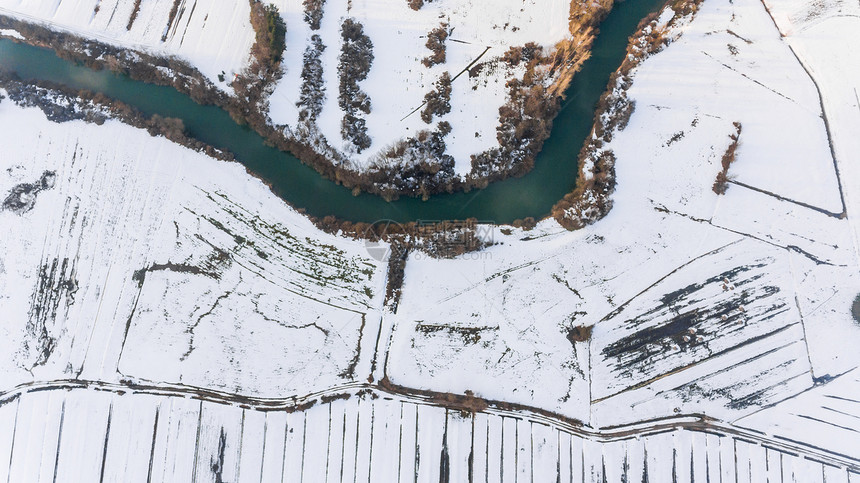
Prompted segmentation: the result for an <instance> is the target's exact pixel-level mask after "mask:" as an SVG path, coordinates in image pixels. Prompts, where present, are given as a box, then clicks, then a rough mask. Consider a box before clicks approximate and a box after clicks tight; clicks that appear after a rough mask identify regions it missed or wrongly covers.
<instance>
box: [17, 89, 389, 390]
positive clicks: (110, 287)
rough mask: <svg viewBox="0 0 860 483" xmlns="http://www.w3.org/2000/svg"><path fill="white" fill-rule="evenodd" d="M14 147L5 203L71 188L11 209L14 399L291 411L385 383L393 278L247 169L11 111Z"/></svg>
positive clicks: (139, 135) (129, 134) (124, 130)
mask: <svg viewBox="0 0 860 483" xmlns="http://www.w3.org/2000/svg"><path fill="white" fill-rule="evenodd" d="M0 145H2V146H5V147H6V150H5V152H4V156H3V158H2V160H0V168H2V171H0V192H2V193H9V192H11V190H12V189H13V187H15V186H20V185H21V184H24V183H30V184H32V183H33V182H34V181H36V180H40V177H41V178H44V175H43V172H50V173H53V175H52V176H51V179H52V183H53V184H52V185H51V186H49V187H47V188H45V189H42V190H39V191H36V192H35V193H33V194H32V196H33V197H35V203H34V204H33V205H32V209H30V210H29V211H25V210H19V211H18V212H16V211H13V210H8V209H7V210H2V211H0V225H2V226H3V228H4V230H5V235H4V237H3V239H2V247H3V248H2V251H1V252H0V253H1V254H0V306H2V307H3V310H2V316H0V320H2V321H3V323H2V324H0V339H1V340H2V346H3V349H2V350H0V381H2V386H3V387H4V388H9V387H12V386H15V385H17V384H21V383H25V382H30V381H33V380H51V379H56V378H73V377H84V378H93V379H99V380H105V381H118V380H120V379H123V380H129V379H130V380H154V381H159V382H172V383H179V384H185V385H189V386H200V387H207V388H213V389H222V390H229V391H234V392H239V393H243V394H246V395H258V396H276V395H285V394H303V391H307V392H312V391H313V390H314V388H318V389H322V388H327V387H331V386H333V385H338V384H342V383H344V382H349V381H352V380H353V379H354V378H355V377H356V375H358V374H361V373H362V372H363V373H365V374H366V373H367V372H368V370H369V369H368V367H369V364H370V361H369V358H367V356H368V355H367V354H361V353H360V352H361V351H362V350H365V351H367V350H369V351H373V349H374V347H373V342H372V341H371V342H369V343H366V344H364V345H362V344H361V340H362V335H363V332H369V333H370V334H371V335H370V336H369V337H370V338H372V337H374V336H375V334H376V332H377V330H375V329H374V327H376V326H378V322H379V318H380V316H379V308H380V307H381V305H382V294H383V291H384V280H383V279H384V270H382V268H384V267H383V266H382V265H381V264H380V263H379V262H377V261H376V260H373V259H372V258H370V257H369V256H368V254H367V252H366V251H365V250H364V246H363V245H362V244H361V243H360V242H355V241H351V240H347V239H343V238H337V237H333V236H330V235H326V234H324V233H322V232H320V231H318V230H317V229H316V228H314V227H313V225H312V224H311V223H310V222H309V221H308V220H307V219H305V218H304V217H302V216H301V215H299V214H298V213H296V212H295V211H294V210H292V209H291V208H289V207H287V206H286V205H285V204H284V203H283V202H282V201H280V200H279V199H278V198H276V197H275V196H274V195H273V194H272V193H271V192H270V191H269V190H268V188H267V187H266V186H265V185H263V183H262V182H260V181H257V180H256V179H254V178H251V177H250V176H248V175H247V174H246V173H245V171H244V168H243V167H242V166H241V165H239V164H238V163H226V162H218V161H214V160H212V159H209V158H207V157H206V156H204V155H202V154H199V153H196V152H193V151H191V150H189V149H186V148H183V147H181V146H177V145H174V144H172V143H170V142H168V141H166V140H165V139H163V138H153V137H150V136H149V135H148V134H147V133H146V132H145V131H143V130H139V129H135V128H132V127H129V126H125V125H123V124H121V123H119V122H117V121H109V122H107V123H106V124H105V125H103V126H96V125H91V124H84V123H83V122H69V123H64V124H54V123H51V122H49V121H47V119H45V117H44V115H43V114H42V113H41V112H40V111H39V110H37V109H35V108H28V109H22V108H20V107H17V106H15V105H14V104H13V103H12V102H11V101H9V100H5V101H3V102H0ZM27 196H30V195H27ZM5 197H6V195H5V194H4V198H5Z"/></svg>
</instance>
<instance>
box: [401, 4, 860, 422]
mask: <svg viewBox="0 0 860 483" xmlns="http://www.w3.org/2000/svg"><path fill="white" fill-rule="evenodd" d="M675 28H676V31H675V32H674V34H675V35H678V34H682V35H680V37H679V38H678V39H677V40H676V41H675V42H674V43H672V44H671V45H670V46H668V47H667V48H666V49H665V50H664V51H663V52H661V53H659V54H657V55H655V56H653V57H651V58H649V59H648V60H646V61H645V62H644V63H643V64H642V65H641V66H640V67H639V68H638V69H637V70H636V71H635V73H634V80H633V86H632V87H631V88H630V90H629V91H628V95H629V96H630V98H631V99H633V100H634V101H635V102H636V110H635V112H634V113H633V115H632V117H631V119H630V122H629V124H628V125H627V127H626V128H625V129H624V130H623V131H621V132H618V133H615V135H614V136H613V140H612V141H611V142H610V143H609V144H608V145H607V146H606V147H607V148H608V149H611V150H613V152H614V153H615V155H616V157H617V163H616V174H617V180H618V185H617V188H616V192H615V194H614V195H613V200H614V208H613V209H612V211H611V212H610V213H609V215H608V216H607V217H606V218H605V219H603V220H601V221H599V222H598V223H596V224H595V225H592V226H590V227H588V228H586V229H583V230H581V231H578V232H574V233H567V232H564V231H562V230H560V229H559V228H558V227H557V225H556V224H555V222H554V221H552V220H548V221H544V222H542V223H540V224H539V225H538V227H537V228H535V229H534V230H532V231H531V232H523V231H519V230H514V231H513V233H512V234H510V235H504V234H503V233H502V232H500V231H497V232H496V234H495V241H496V242H497V245H495V246H493V247H491V248H489V249H487V250H486V251H485V252H484V253H483V254H482V257H480V259H479V260H455V261H440V260H429V259H426V258H421V257H417V256H415V257H412V258H410V260H409V261H408V263H407V265H406V275H405V284H404V288H403V298H402V300H401V304H400V306H399V308H398V313H397V314H396V315H395V316H393V317H392V319H393V321H394V323H395V326H394V327H395V329H394V338H393V341H392V344H391V357H390V358H389V365H388V366H387V371H388V374H389V377H390V378H391V379H392V380H393V381H394V382H395V383H397V384H401V385H406V386H411V387H420V388H425V389H432V390H437V391H446V390H450V391H454V392H462V391H465V390H466V389H469V390H472V391H474V392H475V394H476V395H478V396H480V397H485V398H488V399H494V400H505V401H511V402H522V403H524V404H529V405H538V406H540V407H543V408H546V409H550V410H554V411H559V412H561V413H563V414H566V415H568V416H569V417H574V418H577V419H580V420H583V421H584V422H586V423H589V424H591V425H593V426H597V427H604V426H611V425H614V424H620V423H623V422H632V421H635V420H639V419H642V418H651V417H668V416H672V415H673V414H676V413H679V412H680V413H681V414H687V413H700V414H706V415H709V416H713V417H716V418H719V419H728V420H731V419H735V418H738V417H740V416H742V415H744V414H748V413H750V412H752V411H755V410H756V409H757V408H759V407H762V406H766V405H768V404H773V403H776V402H779V401H782V400H784V399H787V398H790V397H792V396H793V395H795V394H798V393H800V392H802V391H803V390H805V389H808V388H809V387H811V386H812V384H813V378H818V377H822V376H824V375H826V374H830V375H834V374H838V373H840V372H844V370H846V369H847V368H851V367H855V366H856V357H855V356H854V355H853V350H852V349H850V348H849V347H848V343H847V342H845V341H849V340H856V337H857V336H858V335H860V334H858V332H860V327H858V326H857V324H856V323H855V322H853V321H852V320H851V316H850V314H849V308H850V302H851V300H852V299H853V297H855V296H856V295H857V293H858V292H860V285H858V280H857V275H856V274H857V272H858V259H857V253H856V250H855V243H854V239H856V231H854V230H852V228H853V226H854V225H853V223H852V218H851V213H852V211H851V210H850V208H849V210H848V216H847V217H842V216H841V213H842V202H841V196H840V189H839V183H840V179H841V182H842V184H843V188H844V193H845V194H846V197H847V198H848V199H849V200H850V198H851V194H852V191H851V189H850V188H849V186H856V183H857V181H858V179H860V178H858V177H857V175H856V174H855V173H853V172H852V171H851V168H847V167H845V168H843V165H844V164H845V162H846V161H847V160H848V159H851V158H848V157H845V156H841V157H840V156H839V150H838V146H839V142H838V138H835V139H836V141H835V144H836V146H837V159H836V161H837V163H838V164H837V165H838V167H839V174H840V175H841V176H839V177H838V176H837V172H836V170H835V169H834V161H833V159H832V157H831V155H830V148H829V145H828V138H827V131H826V129H825V125H824V122H823V120H822V117H821V109H820V106H819V101H818V93H817V90H816V87H815V84H814V83H813V82H812V80H811V79H810V77H809V75H808V74H807V73H806V71H805V70H804V68H803V66H801V65H800V64H799V63H798V62H797V59H796V58H795V56H794V55H793V54H792V51H791V50H790V49H789V46H788V45H786V42H785V41H784V40H783V39H782V37H780V35H779V33H778V32H777V31H776V30H775V29H774V27H773V23H772V21H771V19H770V18H769V16H768V14H767V12H766V10H765V9H764V7H763V6H762V4H760V3H758V2H755V1H750V0H745V1H734V2H733V3H732V2H728V1H722V0H707V1H705V2H704V4H703V5H702V7H701V10H700V11H699V12H698V14H697V15H696V17H695V19H694V20H693V21H692V22H681V23H680V24H679V26H677V27H675ZM729 31H731V32H729ZM737 36H741V37H743V38H745V39H747V40H748V41H749V42H751V43H747V41H743V40H740V39H739V38H738V37H737ZM728 44H731V45H733V46H735V47H736V49H737V53H736V54H735V53H732V52H733V50H730V49H729V48H728V47H727V45H728ZM843 65H844V64H843ZM829 77H837V76H835V74H831V75H830V76H829ZM677 79H683V83H679V82H678V81H677ZM667 85H671V86H672V88H671V89H667V88H666V86H667ZM854 102H855V103H856V101H854ZM844 105H847V106H848V107H851V108H852V109H853V110H854V114H853V115H855V116H856V113H857V109H856V107H852V106H854V104H853V103H844ZM826 106H827V102H826V101H825V110H826V109H827V107H826ZM846 109H847V108H846ZM733 122H740V123H741V124H742V126H743V132H742V134H741V136H740V145H739V148H738V151H737V158H736V160H735V161H734V163H733V164H732V165H731V167H730V169H729V175H730V177H734V179H735V180H736V181H738V182H739V183H744V185H746V187H745V186H743V185H741V184H730V185H729V189H728V192H727V194H726V195H724V196H718V195H716V194H714V193H713V192H712V191H711V185H712V184H713V182H714V179H715V176H716V174H717V172H718V171H719V170H720V158H721V157H722V154H723V152H725V150H726V148H727V146H728V145H729V142H730V139H729V138H728V136H729V134H731V133H732V132H733V129H734V128H733V126H732V123H733ZM831 124H833V122H831ZM831 127H832V126H831ZM679 133H680V134H679ZM673 139H674V140H673ZM849 142H850V141H849ZM858 154H860V152H858ZM854 193H856V191H854ZM849 203H850V201H849ZM849 206H850V205H849ZM753 267H758V268H753ZM732 274H734V275H732ZM724 278H725V279H726V280H728V283H726V284H725V285H726V287H725V288H723V287H722V285H723V282H722V279H724ZM709 279H710V280H712V282H708V280H709ZM709 284H711V285H709ZM679 296H680V297H681V298H677V297H679ZM721 300H722V302H720V301H721ZM754 300H757V301H758V302H754ZM741 309H743V311H742V310H741ZM722 315H725V316H726V317H727V320H725V321H723V320H722ZM733 320H738V321H739V322H738V323H739V325H734V326H731V325H724V324H732V321H733ZM434 324H435V326H439V325H442V326H447V327H449V329H437V330H432V331H430V330H426V327H427V326H428V325H434ZM709 324H716V325H714V326H713V329H709V328H708V327H709ZM579 325H584V326H594V328H593V331H592V336H591V339H590V341H588V342H583V343H580V342H573V343H571V342H569V341H568V340H567V330H568V329H569V328H571V327H574V326H579ZM422 327H423V328H424V330H423V331H422V330H421V329H422ZM688 327H689V328H693V329H696V330H697V331H698V332H697V333H696V334H694V335H693V337H691V338H690V339H691V341H692V343H691V345H689V346H687V345H686V343H684V341H683V337H684V336H685V335H687V336H689V334H688V333H686V332H685V331H686V330H687V328H688ZM468 329H471V330H479V332H480V334H481V338H480V340H479V341H478V342H477V343H473V342H470V341H468V340H467V339H466V338H464V337H462V336H460V335H459V334H462V333H464V330H468ZM735 330H737V331H738V332H734V331H735ZM661 331H662V332H661ZM658 334H663V335H658ZM709 334H710V335H709ZM699 337H701V340H699V339H698V338H699ZM710 337H712V338H713V339H710ZM735 337H736V338H735ZM696 344H699V345H696ZM612 347H616V348H617V349H611V348H612ZM837 349H838V350H837ZM610 354H613V355H612V356H610ZM589 379H590V381H589ZM690 391H692V392H690ZM699 391H701V393H700V392H699Z"/></svg>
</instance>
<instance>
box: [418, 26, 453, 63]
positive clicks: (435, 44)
mask: <svg viewBox="0 0 860 483" xmlns="http://www.w3.org/2000/svg"><path fill="white" fill-rule="evenodd" d="M448 35H449V32H448V24H445V23H443V24H440V25H439V26H438V27H436V28H435V29H433V30H431V31H430V33H429V34H427V43H426V44H425V45H426V46H427V48H428V49H430V51H431V52H433V54H432V55H429V56H427V57H425V58H424V60H422V61H421V63H422V64H424V66H426V67H432V66H434V65H436V64H444V63H445V40H447V39H448Z"/></svg>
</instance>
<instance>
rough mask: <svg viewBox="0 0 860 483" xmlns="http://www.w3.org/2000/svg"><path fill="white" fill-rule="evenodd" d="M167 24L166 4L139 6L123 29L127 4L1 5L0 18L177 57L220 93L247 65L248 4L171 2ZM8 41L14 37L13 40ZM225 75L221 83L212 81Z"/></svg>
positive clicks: (90, 0) (126, 0) (97, 0)
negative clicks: (175, 9) (189, 65)
mask: <svg viewBox="0 0 860 483" xmlns="http://www.w3.org/2000/svg"><path fill="white" fill-rule="evenodd" d="M176 3H178V4H179V7H178V10H177V12H176V14H175V16H174V18H173V21H172V22H170V23H168V20H169V18H170V10H171V9H172V8H173V4H174V2H173V1H171V0H151V1H139V2H137V4H138V5H139V11H138V13H137V15H136V16H135V18H134V22H132V23H131V28H128V27H129V20H130V19H131V17H132V12H133V11H134V8H135V2H134V1H133V0H80V1H79V0H74V1H70V0H66V1H63V0H59V1H57V0H47V1H43V0H4V1H2V2H0V14H5V15H11V16H14V17H18V18H21V19H23V20H28V21H33V22H37V23H44V24H47V25H48V26H50V27H51V28H55V29H61V30H64V31H68V32H72V33H75V34H78V35H81V36H84V37H88V38H93V39H96V40H99V41H102V42H106V43H109V44H112V45H116V46H119V47H124V48H129V49H133V50H140V51H144V52H150V53H153V54H155V55H170V56H178V57H180V58H182V59H184V60H186V61H188V62H190V63H191V64H192V65H193V66H194V67H196V68H197V69H198V70H200V72H202V73H203V74H204V75H205V76H206V77H208V78H209V80H211V81H212V82H213V83H215V84H216V85H218V86H219V87H221V88H222V89H229V87H228V85H227V83H228V82H230V81H231V80H232V79H233V75H234V74H235V73H239V72H241V71H242V69H244V68H245V67H246V66H247V65H248V62H249V60H250V51H251V45H252V44H253V43H254V31H253V29H252V28H251V24H250V20H249V15H250V11H251V7H250V5H249V3H248V2H242V1H235V2H225V1H223V0H220V1H219V0H191V1H187V0H177V1H176ZM13 35H14V34H13ZM222 72H224V73H225V82H220V81H219V80H218V75H219V74H221V73H222Z"/></svg>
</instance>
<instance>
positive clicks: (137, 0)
mask: <svg viewBox="0 0 860 483" xmlns="http://www.w3.org/2000/svg"><path fill="white" fill-rule="evenodd" d="M96 7H98V5H97V6H96ZM138 12H140V0H134V8H132V10H131V15H130V16H129V17H128V25H126V26H125V29H126V30H131V26H132V25H133V24H134V20H135V19H136V18H137V14H138ZM162 40H163V39H162Z"/></svg>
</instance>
